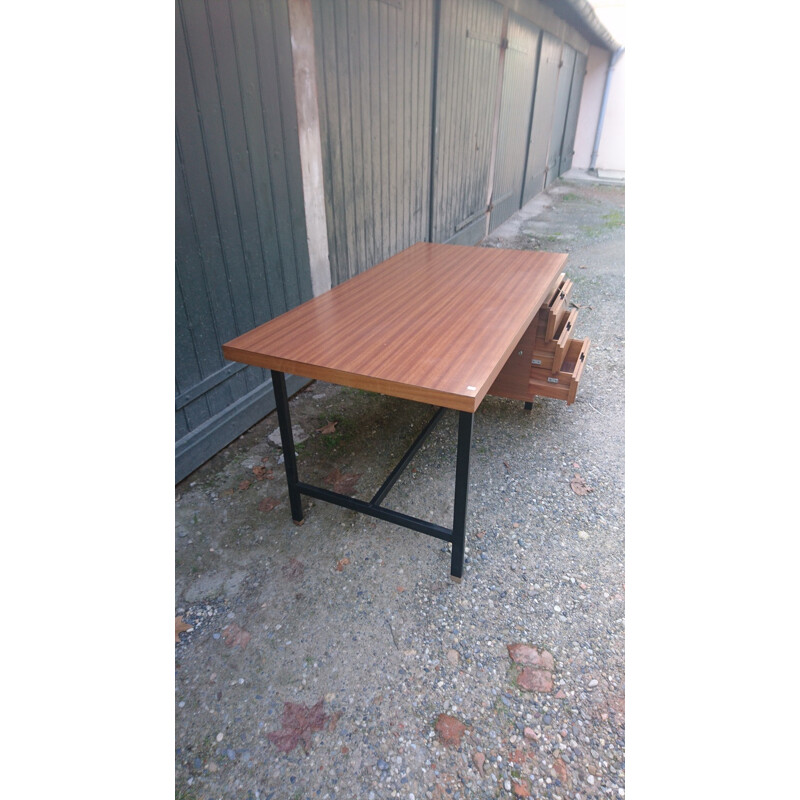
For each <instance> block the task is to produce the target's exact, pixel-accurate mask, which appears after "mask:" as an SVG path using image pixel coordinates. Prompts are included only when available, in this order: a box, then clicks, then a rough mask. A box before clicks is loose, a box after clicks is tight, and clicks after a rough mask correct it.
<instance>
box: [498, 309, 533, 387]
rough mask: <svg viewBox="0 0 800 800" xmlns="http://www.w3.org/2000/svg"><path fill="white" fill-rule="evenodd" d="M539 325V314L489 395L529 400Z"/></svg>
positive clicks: (505, 365) (500, 373)
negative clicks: (532, 363)
mask: <svg viewBox="0 0 800 800" xmlns="http://www.w3.org/2000/svg"><path fill="white" fill-rule="evenodd" d="M538 325H539V317H538V314H537V316H536V317H534V318H533V321H532V322H531V324H530V325H528V328H527V330H526V331H525V333H523V334H522V338H521V339H520V340H519V342H518V343H517V346H516V347H515V348H514V350H513V351H512V352H511V355H510V356H509V357H508V361H506V363H505V364H504V365H503V368H502V369H501V370H500V372H499V374H498V375H497V377H496V378H495V380H494V383H493V384H492V385H491V387H490V389H489V391H488V392H487V394H491V395H494V396H495V397H509V398H511V399H514V400H521V399H527V390H528V381H529V379H530V375H531V358H532V357H533V343H534V341H535V340H536V329H537V327H538Z"/></svg>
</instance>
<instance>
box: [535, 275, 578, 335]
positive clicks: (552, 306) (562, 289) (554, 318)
mask: <svg viewBox="0 0 800 800" xmlns="http://www.w3.org/2000/svg"><path fill="white" fill-rule="evenodd" d="M571 291H572V281H571V280H570V279H569V278H564V279H563V280H561V281H559V285H558V288H557V289H556V291H555V292H554V293H553V296H552V297H551V298H550V301H549V302H548V303H547V306H546V308H542V313H543V316H544V318H545V320H546V321H545V334H544V338H545V339H553V338H554V337H555V333H556V329H557V327H558V324H559V322H560V321H561V318H562V317H563V314H564V311H565V310H566V308H567V303H568V301H569V295H570V292H571Z"/></svg>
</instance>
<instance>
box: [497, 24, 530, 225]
mask: <svg viewBox="0 0 800 800" xmlns="http://www.w3.org/2000/svg"><path fill="white" fill-rule="evenodd" d="M539 35H540V30H539V28H537V27H536V26H535V25H533V24H532V23H530V22H528V21H527V20H524V19H522V18H521V17H518V16H517V15H516V14H514V13H513V12H511V13H509V20H508V34H507V39H508V49H507V51H506V54H505V65H504V70H503V90H502V99H501V107H500V127H499V131H498V138H497V155H496V165H495V175H494V186H493V188H492V206H493V208H492V211H491V218H490V223H489V230H490V231H491V230H494V228H496V227H497V226H498V225H500V224H501V223H502V222H504V221H505V220H506V219H508V217H510V216H511V214H513V213H514V212H515V211H517V210H518V209H519V207H520V201H521V193H522V185H523V182H524V179H525V153H526V151H527V146H528V123H529V120H530V115H531V109H532V104H533V90H534V85H535V82H536V67H537V58H538V47H539Z"/></svg>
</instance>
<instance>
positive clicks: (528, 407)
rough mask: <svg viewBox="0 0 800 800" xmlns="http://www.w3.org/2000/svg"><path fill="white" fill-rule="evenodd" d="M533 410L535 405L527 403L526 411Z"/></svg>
mask: <svg viewBox="0 0 800 800" xmlns="http://www.w3.org/2000/svg"><path fill="white" fill-rule="evenodd" d="M532 408H533V403H525V410H526V411H530V410H531V409H532Z"/></svg>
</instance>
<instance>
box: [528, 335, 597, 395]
mask: <svg viewBox="0 0 800 800" xmlns="http://www.w3.org/2000/svg"><path fill="white" fill-rule="evenodd" d="M590 344H591V340H590V339H570V340H569V342H568V344H567V347H566V352H565V353H564V356H563V362H562V364H561V368H560V369H559V370H558V371H556V372H553V371H552V368H550V369H548V368H546V367H545V366H544V365H542V366H541V367H537V366H532V367H531V375H530V380H529V382H528V389H529V392H530V394H531V395H539V396H541V397H552V398H554V399H556V400H566V401H567V405H570V404H572V403H574V402H575V395H576V394H577V392H578V384H579V383H580V380H581V375H582V374H583V368H584V366H585V364H586V356H587V354H588V352H589V345H590Z"/></svg>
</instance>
